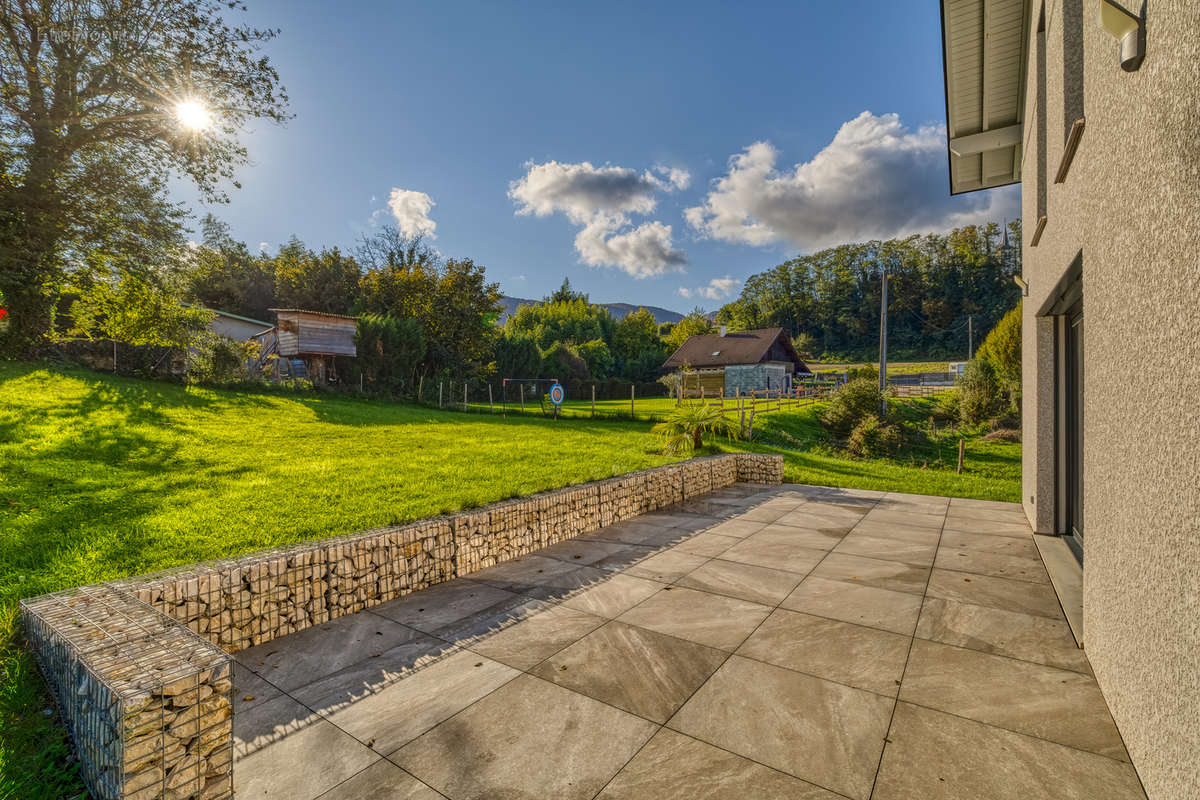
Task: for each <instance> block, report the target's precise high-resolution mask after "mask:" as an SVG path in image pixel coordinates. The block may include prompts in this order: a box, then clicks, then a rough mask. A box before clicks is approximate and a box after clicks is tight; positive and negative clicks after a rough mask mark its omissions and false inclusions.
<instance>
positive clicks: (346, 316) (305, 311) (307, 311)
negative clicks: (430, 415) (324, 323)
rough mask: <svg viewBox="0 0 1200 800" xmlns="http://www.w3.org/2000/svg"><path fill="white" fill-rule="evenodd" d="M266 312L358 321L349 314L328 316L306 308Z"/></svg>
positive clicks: (271, 309)
mask: <svg viewBox="0 0 1200 800" xmlns="http://www.w3.org/2000/svg"><path fill="white" fill-rule="evenodd" d="M267 310H268V311H274V312H275V313H276V314H313V315H315V316H318V317H333V318H334V319H353V320H357V319H358V317H354V316H350V315H349V314H330V313H329V312H328V311H312V310H310V309H307V308H268V309H267Z"/></svg>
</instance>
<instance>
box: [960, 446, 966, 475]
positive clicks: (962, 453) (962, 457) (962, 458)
mask: <svg viewBox="0 0 1200 800" xmlns="http://www.w3.org/2000/svg"><path fill="white" fill-rule="evenodd" d="M965 457H966V444H965V443H964V441H963V440H962V439H959V440H958V474H959V475H962V471H963V461H965Z"/></svg>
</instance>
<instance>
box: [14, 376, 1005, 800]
mask: <svg viewBox="0 0 1200 800" xmlns="http://www.w3.org/2000/svg"><path fill="white" fill-rule="evenodd" d="M624 402H627V401H598V402H597V411H600V410H601V408H606V409H612V410H613V411H616V410H617V408H619V407H622V406H623V404H624ZM602 403H603V405H602ZM637 403H638V405H637V406H636V410H637V412H638V414H639V416H640V414H641V413H642V412H643V411H646V412H653V414H654V416H662V415H665V414H667V413H669V412H670V410H671V409H672V408H673V407H674V401H673V400H671V399H670V398H647V399H646V400H645V401H637ZM643 403H644V405H643ZM922 403H925V405H922ZM819 408H820V405H817V406H806V407H801V408H798V409H791V410H786V411H782V412H779V411H773V412H770V413H766V414H760V415H758V416H757V418H756V421H755V428H756V432H757V433H758V434H759V440H758V441H756V442H755V443H753V444H747V443H741V442H723V441H722V442H719V443H718V447H719V448H721V449H725V450H747V451H754V452H768V453H779V454H781V455H783V456H784V464H785V478H786V480H788V481H790V482H799V483H812V484H819V485H830V486H848V487H860V488H871V489H884V490H894V491H906V492H916V493H922V494H943V495H955V496H964V497H981V498H988V499H996V500H1016V499H1018V496H1019V485H1020V445H1013V444H1003V443H997V444H992V443H987V442H983V441H981V440H980V439H979V438H978V437H977V436H975V437H969V438H968V441H967V471H966V472H965V474H963V475H956V474H955V472H954V462H955V457H956V447H957V440H952V441H951V440H949V439H947V440H937V441H935V442H932V443H930V444H929V445H927V446H925V447H924V448H922V449H921V450H920V451H914V452H910V453H907V454H906V455H905V456H904V457H903V458H898V459H872V460H854V459H848V458H845V457H843V456H841V455H839V454H838V453H837V452H836V451H834V450H832V449H831V448H830V446H829V442H828V440H827V439H826V438H825V437H824V434H823V432H822V430H821V429H820V426H819V424H818V423H817V421H816V413H817V410H818V409H819ZM899 408H900V410H901V412H902V413H905V414H908V415H910V417H911V418H912V419H919V418H922V417H924V416H927V415H928V401H919V400H914V401H903V405H902V406H900V407H899ZM479 410H480V409H478V408H477V409H476V413H462V412H457V411H448V410H447V411H439V410H437V409H430V408H425V407H414V406H405V405H396V404H389V403H379V402H371V401H364V400H356V399H350V398H343V397H337V396H330V395H311V394H289V393H275V392H266V391H264V392H240V391H219V390H211V389H198V388H184V387H179V386H174V385H170V384H164V383H155V382H147V381H138V380H129V379H121V378H114V377H111V376H107V375H103V374H100V373H95V372H91V371H85V370H49V369H45V368H43V367H41V366H38V365H31V364H21V363H16V364H14V363H2V362H0V800H9V798H18V797H19V798H27V797H28V798H64V797H76V796H79V795H80V794H81V793H82V792H83V786H82V784H81V783H80V782H79V780H78V777H77V774H76V772H75V768H74V765H73V763H72V761H71V756H70V748H69V746H68V742H67V739H66V736H65V732H64V730H63V728H62V727H61V726H60V725H59V724H58V723H57V719H56V717H55V715H54V713H53V711H52V701H51V700H50V698H49V695H48V694H47V693H46V691H45V688H44V683H43V681H42V679H41V676H40V674H39V673H38V671H37V669H36V665H35V664H34V662H33V659H32V657H31V656H30V655H29V653H28V651H27V650H25V649H24V648H23V647H22V645H21V642H20V638H19V631H18V630H17V625H16V613H15V612H16V602H17V600H18V599H19V598H20V597H26V596H32V595H37V594H41V593H44V592H48V591H53V590H57V589H62V588H66V587H70V586H76V585H79V584H84V583H92V582H96V581H101V580H107V579H111V578H115V577H121V576H127V575H133V574H138V573H142V572H147V571H151V570H156V569H162V568H166V567H170V566H175V565H179V564H187V563H191V562H195V561H200V560H204V559H209V558H215V557H220V556H228V555H233V554H237V553H243V552H248V551H253V550H258V549H263V548H267V547H271V546H275V545H283V544H288V543H292V542H297V541H302V540H306V539H313V538H321V537H328V536H334V535H338V534H341V533H347V532H351V531H355V530H359V529H363V528H369V527H373V526H376V525H383V524H388V523H393V522H403V521H407V520H411V519H417V518H420V517H423V516H428V515H431V514H437V513H441V512H446V511H454V510H457V509H460V508H464V507H468V506H474V505H480V504H484V503H488V502H492V501H495V500H500V499H504V498H506V497H512V496H516V495H521V494H527V493H530V492H535V491H539V490H544V489H549V488H554V487H557V486H563V485H568V484H571V483H578V482H581V481H586V480H593V479H598V478H604V477H607V476H610V475H613V474H618V473H622V472H628V471H631V470H635V469H640V468H644V467H648V466H654V465H657V464H662V463H666V462H668V461H670V460H671V459H669V458H667V457H664V456H661V455H658V454H657V453H656V452H655V450H656V449H657V445H658V443H657V440H656V439H655V438H654V437H653V436H652V435H651V434H650V433H649V429H650V425H649V424H648V423H647V422H644V421H641V422H629V421H608V420H602V419H597V420H591V419H589V418H587V416H588V413H589V412H590V403H586V404H585V403H576V404H574V406H573V407H572V408H571V409H570V413H569V414H567V415H566V418H565V419H560V420H557V421H554V420H549V419H545V418H543V417H540V416H526V417H520V416H511V417H509V418H508V419H505V418H504V417H502V416H501V415H499V414H495V415H492V414H486V413H477V412H478V411H479ZM576 414H578V415H579V417H578V418H576V417H575V415H576ZM45 712H49V713H45Z"/></svg>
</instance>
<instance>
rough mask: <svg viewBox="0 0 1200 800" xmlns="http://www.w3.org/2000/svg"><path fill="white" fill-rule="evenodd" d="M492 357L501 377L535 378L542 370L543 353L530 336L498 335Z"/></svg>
mask: <svg viewBox="0 0 1200 800" xmlns="http://www.w3.org/2000/svg"><path fill="white" fill-rule="evenodd" d="M492 357H493V358H494V359H495V362H494V363H495V365H496V374H497V375H498V376H500V377H501V378H535V377H537V376H538V374H539V373H540V372H541V371H542V354H541V352H539V351H538V346H537V343H536V342H534V341H533V339H532V337H529V336H524V335H515V336H498V337H496V344H495V349H494V350H493V352H492Z"/></svg>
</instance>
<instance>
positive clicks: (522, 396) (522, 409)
mask: <svg viewBox="0 0 1200 800" xmlns="http://www.w3.org/2000/svg"><path fill="white" fill-rule="evenodd" d="M520 386H521V413H522V414H524V413H525V384H523V383H522V384H520Z"/></svg>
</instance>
